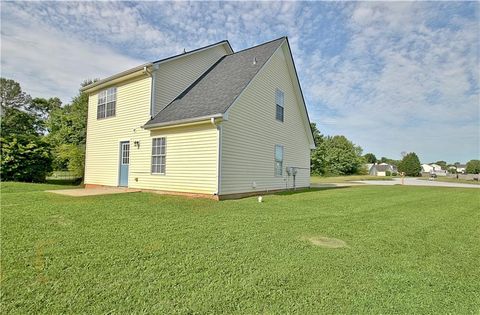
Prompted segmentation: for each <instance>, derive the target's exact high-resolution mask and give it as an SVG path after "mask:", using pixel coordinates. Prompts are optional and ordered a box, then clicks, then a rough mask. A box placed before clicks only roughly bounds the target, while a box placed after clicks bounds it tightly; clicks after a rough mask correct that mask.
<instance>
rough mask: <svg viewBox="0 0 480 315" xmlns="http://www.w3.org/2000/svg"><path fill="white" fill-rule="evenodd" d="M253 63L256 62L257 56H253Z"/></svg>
mask: <svg viewBox="0 0 480 315" xmlns="http://www.w3.org/2000/svg"><path fill="white" fill-rule="evenodd" d="M253 64H254V65H256V64H257V57H253Z"/></svg>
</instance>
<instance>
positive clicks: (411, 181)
mask: <svg viewBox="0 0 480 315" xmlns="http://www.w3.org/2000/svg"><path fill="white" fill-rule="evenodd" d="M354 183H362V184H367V185H382V186H391V185H401V184H402V179H401V178H392V180H361V181H356V182H354ZM404 185H405V186H430V187H458V188H480V185H475V184H461V183H447V182H437V181H435V180H421V179H418V178H409V177H407V178H404Z"/></svg>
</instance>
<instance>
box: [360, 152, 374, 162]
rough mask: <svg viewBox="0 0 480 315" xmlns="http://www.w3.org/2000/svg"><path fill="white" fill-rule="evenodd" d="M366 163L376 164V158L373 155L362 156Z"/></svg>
mask: <svg viewBox="0 0 480 315" xmlns="http://www.w3.org/2000/svg"><path fill="white" fill-rule="evenodd" d="M363 158H364V159H365V162H367V163H377V157H376V156H375V154H373V153H367V154H365V155H364V156H363Z"/></svg>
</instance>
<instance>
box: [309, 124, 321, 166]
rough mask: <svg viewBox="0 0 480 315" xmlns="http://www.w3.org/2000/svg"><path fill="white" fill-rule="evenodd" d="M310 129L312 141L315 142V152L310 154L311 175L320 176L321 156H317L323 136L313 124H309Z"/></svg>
mask: <svg viewBox="0 0 480 315" xmlns="http://www.w3.org/2000/svg"><path fill="white" fill-rule="evenodd" d="M310 128H311V129H312V134H313V140H314V141H315V146H316V147H317V148H316V149H315V150H312V152H311V154H310V168H311V172H312V174H317V175H319V174H321V173H322V165H323V160H322V155H321V154H319V151H318V147H319V146H320V145H321V144H322V142H323V135H322V134H321V133H320V130H318V128H317V125H316V124H315V123H310Z"/></svg>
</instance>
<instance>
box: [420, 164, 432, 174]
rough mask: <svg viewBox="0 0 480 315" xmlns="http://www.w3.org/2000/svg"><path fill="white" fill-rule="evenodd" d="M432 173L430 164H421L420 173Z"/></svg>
mask: <svg viewBox="0 0 480 315" xmlns="http://www.w3.org/2000/svg"><path fill="white" fill-rule="evenodd" d="M431 172H433V167H432V166H431V165H430V164H422V173H431Z"/></svg>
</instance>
